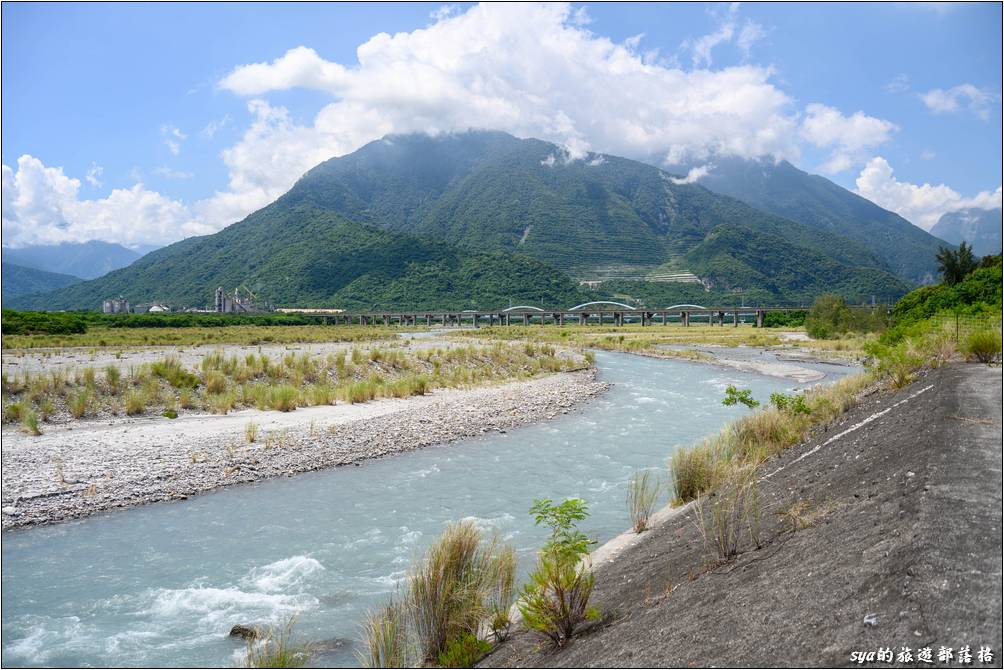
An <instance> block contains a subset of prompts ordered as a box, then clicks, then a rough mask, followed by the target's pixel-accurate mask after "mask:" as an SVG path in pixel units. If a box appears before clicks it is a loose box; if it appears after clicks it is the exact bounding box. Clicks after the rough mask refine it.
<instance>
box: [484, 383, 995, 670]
mask: <svg viewBox="0 0 1004 670" xmlns="http://www.w3.org/2000/svg"><path fill="white" fill-rule="evenodd" d="M1001 402H1002V398H1001V371H1000V369H999V368H987V367H986V366H980V365H965V364H956V365H951V366H947V367H944V368H941V369H939V370H935V371H932V372H930V373H928V374H926V375H924V376H923V377H922V378H920V379H918V380H917V381H916V382H915V383H914V384H912V385H911V386H909V387H907V388H904V389H902V390H900V391H898V392H895V393H873V394H872V395H870V396H867V397H866V398H864V400H863V401H862V403H861V404H860V405H859V406H858V407H856V408H854V409H853V410H851V411H850V412H848V413H847V414H846V415H844V416H843V417H841V418H840V419H838V420H837V421H835V422H834V423H833V425H830V426H828V427H826V428H825V429H822V430H819V431H817V432H816V433H815V434H814V435H813V436H812V438H811V439H809V440H808V441H806V442H805V443H803V444H801V445H798V446H796V447H793V448H791V449H789V450H788V451H786V452H785V453H783V454H782V455H780V456H779V457H777V458H775V459H774V460H772V461H771V462H769V463H767V464H766V465H765V466H764V467H763V470H762V474H761V477H764V479H762V480H761V483H760V490H761V495H762V497H763V505H764V508H763V509H764V511H763V537H764V538H765V544H764V546H763V547H762V548H760V549H757V550H749V551H746V552H745V553H743V554H741V555H740V556H739V557H738V558H736V559H734V560H732V561H730V562H728V563H725V564H716V563H714V562H713V561H712V560H711V557H710V556H709V555H708V553H707V551H706V550H705V547H704V545H703V542H702V540H701V536H700V532H699V531H698V528H697V525H696V519H695V514H694V511H693V509H692V508H691V507H686V508H682V509H680V510H673V511H670V510H664V511H663V512H661V513H660V515H661V517H662V519H661V522H660V523H659V524H658V525H657V526H656V528H655V529H653V530H651V531H648V532H646V533H643V534H642V535H641V536H637V539H633V538H632V537H631V536H629V535H625V536H621V537H620V538H617V539H615V540H614V541H613V542H612V543H610V544H608V545H606V546H604V547H602V548H601V549H600V550H599V551H598V552H597V554H596V555H594V563H595V566H596V575H597V579H596V583H597V588H596V591H595V594H594V598H595V601H596V603H597V604H598V605H599V606H600V608H601V610H602V612H603V615H604V616H603V620H602V621H601V622H599V623H597V624H595V625H593V626H592V627H590V628H587V629H585V630H583V631H582V633H581V634H580V635H579V636H578V637H577V638H576V639H575V640H573V641H572V642H571V643H570V644H569V645H567V646H566V647H565V648H563V649H559V650H555V649H552V648H550V647H548V646H547V645H545V644H541V639H540V638H539V637H538V636H535V635H533V634H530V633H525V632H524V633H519V634H517V635H516V636H515V637H514V638H513V639H512V640H510V641H509V642H507V643H505V644H503V645H502V646H500V647H499V648H498V649H497V650H496V651H495V652H494V653H492V654H491V655H490V656H488V657H487V658H486V659H484V660H483V661H482V663H481V665H482V666H485V667H624V666H633V667H710V666H725V667H729V666H750V667H757V666H759V667H771V666H794V667H805V666H810V667H817V666H826V667H830V666H838V667H840V666H847V665H851V664H854V662H855V661H854V659H853V658H852V656H851V655H852V654H853V653H855V652H862V653H865V654H867V653H869V652H872V653H873V654H874V653H875V652H878V651H879V649H891V650H893V652H894V654H896V655H898V654H900V653H901V652H902V651H903V648H904V647H905V648H908V649H909V650H910V654H911V656H912V658H913V659H916V658H917V655H918V653H923V650H925V649H926V650H930V652H931V654H932V658H933V659H934V662H935V664H937V665H939V666H945V665H959V664H960V663H959V658H960V656H959V652H960V650H963V649H965V648H968V651H969V652H970V653H971V654H972V665H970V666H968V667H973V666H982V667H1000V664H1001V661H1000V659H1001V655H1000V654H1001V651H1002V649H1001V644H1002V640H1001V629H1002V601H1001V590H1002V576H1001V575H1002V551H1001V548H1002V516H1001V510H1002V497H1001V495H1002V494H1001V492H1002V469H1001V461H1002V449H1001V446H1002V445H1001V429H1002V423H1001ZM941 647H945V648H950V649H952V650H953V659H952V661H951V662H947V663H938V660H937V659H938V653H939V651H940V650H941ZM983 647H987V648H989V649H991V650H992V653H993V660H992V662H991V663H989V664H982V663H980V662H979V656H978V654H979V651H980V649H981V648H983ZM863 658H864V657H863ZM872 665H873V666H874V665H875V664H874V663H873V664H872ZM878 665H879V666H880V667H882V666H885V665H888V664H882V663H880V664H878ZM897 665H903V663H898V664H897ZM906 665H912V664H911V663H907V664H906Z"/></svg>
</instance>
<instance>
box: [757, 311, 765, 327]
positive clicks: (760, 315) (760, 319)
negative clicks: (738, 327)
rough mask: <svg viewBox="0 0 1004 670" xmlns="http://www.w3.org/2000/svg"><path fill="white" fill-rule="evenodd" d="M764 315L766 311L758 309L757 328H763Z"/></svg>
mask: <svg viewBox="0 0 1004 670" xmlns="http://www.w3.org/2000/svg"><path fill="white" fill-rule="evenodd" d="M764 315H765V313H764V311H763V310H762V309H758V310H757V311H756V327H757V328H763V318H764Z"/></svg>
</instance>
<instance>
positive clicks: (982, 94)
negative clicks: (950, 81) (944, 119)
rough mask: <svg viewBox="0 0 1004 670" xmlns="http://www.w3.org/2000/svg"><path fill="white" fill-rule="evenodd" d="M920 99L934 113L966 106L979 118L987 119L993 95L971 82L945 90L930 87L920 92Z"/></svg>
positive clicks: (953, 110) (947, 111) (951, 110)
mask: <svg viewBox="0 0 1004 670" xmlns="http://www.w3.org/2000/svg"><path fill="white" fill-rule="evenodd" d="M920 99H921V100H923V101H924V104H925V105H926V106H927V108H928V109H930V110H931V111H932V112H934V113H935V114H948V113H951V112H957V111H959V110H960V109H962V108H963V107H966V108H968V109H969V110H970V111H972V112H973V113H974V114H976V115H977V116H978V117H980V118H981V119H988V118H990V103H991V102H993V100H994V96H993V94H992V93H990V91H988V90H986V89H982V88H978V87H977V86H974V85H973V84H959V85H958V86H953V87H952V88H949V89H947V90H946V89H941V88H932V89H931V90H930V91H928V92H927V93H922V94H921V95H920Z"/></svg>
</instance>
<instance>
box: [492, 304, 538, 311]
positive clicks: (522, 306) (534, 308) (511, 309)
mask: <svg viewBox="0 0 1004 670" xmlns="http://www.w3.org/2000/svg"><path fill="white" fill-rule="evenodd" d="M518 309H532V310H533V311H535V312H543V311H544V310H542V309H541V308H540V307H534V306H533V305H516V306H515V307H507V308H506V309H503V310H502V311H503V312H515V311H516V310H518Z"/></svg>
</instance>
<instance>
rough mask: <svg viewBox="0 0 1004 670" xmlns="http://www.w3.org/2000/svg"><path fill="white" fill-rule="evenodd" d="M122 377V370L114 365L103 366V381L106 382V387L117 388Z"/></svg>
mask: <svg viewBox="0 0 1004 670" xmlns="http://www.w3.org/2000/svg"><path fill="white" fill-rule="evenodd" d="M121 379H122V372H121V371H120V370H119V369H118V367H117V366H115V365H109V366H108V367H106V368H105V381H107V382H108V387H109V388H110V389H112V390H113V391H114V390H116V389H118V387H119V381H121Z"/></svg>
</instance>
